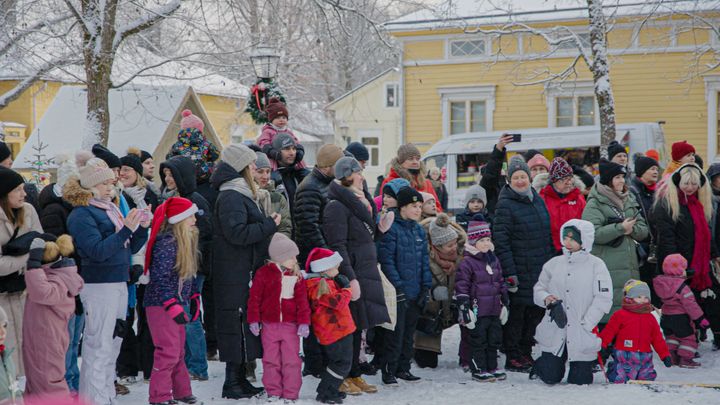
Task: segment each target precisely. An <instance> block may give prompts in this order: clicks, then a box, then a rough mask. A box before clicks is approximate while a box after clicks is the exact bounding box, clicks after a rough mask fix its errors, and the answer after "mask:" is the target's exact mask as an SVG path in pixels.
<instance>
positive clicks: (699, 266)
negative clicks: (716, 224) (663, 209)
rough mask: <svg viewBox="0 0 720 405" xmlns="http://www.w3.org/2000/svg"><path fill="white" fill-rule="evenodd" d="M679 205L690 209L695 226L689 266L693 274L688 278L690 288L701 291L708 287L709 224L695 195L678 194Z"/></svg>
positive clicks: (709, 281) (709, 283) (709, 284)
mask: <svg viewBox="0 0 720 405" xmlns="http://www.w3.org/2000/svg"><path fill="white" fill-rule="evenodd" d="M680 205H685V206H687V207H688V211H690V217H691V218H692V221H693V225H694V228H695V246H694V247H693V255H692V263H690V268H691V269H695V275H694V276H693V277H692V279H690V288H692V289H693V290H695V291H703V290H705V289H707V288H710V286H711V285H712V281H711V280H710V239H711V238H710V226H709V225H708V223H707V220H706V219H705V210H704V209H703V206H702V204H701V203H700V201H699V200H698V199H697V195H695V194H693V195H691V196H688V195H686V194H685V193H681V194H680Z"/></svg>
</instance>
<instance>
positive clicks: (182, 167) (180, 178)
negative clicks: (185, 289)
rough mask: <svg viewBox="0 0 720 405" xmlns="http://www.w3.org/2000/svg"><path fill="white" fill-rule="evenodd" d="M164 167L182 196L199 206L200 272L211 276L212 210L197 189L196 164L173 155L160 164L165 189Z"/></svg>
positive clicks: (185, 158) (183, 157) (197, 215)
mask: <svg viewBox="0 0 720 405" xmlns="http://www.w3.org/2000/svg"><path fill="white" fill-rule="evenodd" d="M164 169H170V172H171V173H172V176H173V180H175V186H176V187H177V192H178V194H179V195H180V197H184V198H187V199H188V200H190V201H192V202H193V203H194V204H195V205H197V207H198V212H197V214H195V218H196V219H197V223H196V224H195V225H196V226H197V228H198V231H199V232H200V235H199V244H198V248H199V249H200V257H201V258H202V264H201V266H200V272H201V273H202V274H204V275H205V276H209V275H210V273H211V269H212V239H213V232H212V229H213V228H212V210H211V209H210V204H209V203H208V201H207V200H206V199H205V197H203V196H202V195H201V194H200V193H198V192H197V191H196V190H197V182H196V179H195V165H194V164H193V162H192V160H190V158H187V157H185V156H173V157H171V158H170V159H168V160H166V161H164V162H163V163H161V164H160V173H161V176H160V179H161V184H162V189H163V190H165V188H166V187H167V184H165V175H163V174H162V173H163V171H164Z"/></svg>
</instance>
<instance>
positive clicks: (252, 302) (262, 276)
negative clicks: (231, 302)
mask: <svg viewBox="0 0 720 405" xmlns="http://www.w3.org/2000/svg"><path fill="white" fill-rule="evenodd" d="M283 285H284V287H285V292H284V294H283ZM247 320H248V323H261V322H268V323H276V322H288V323H297V324H305V325H309V324H310V303H309V302H308V300H307V288H306V286H305V280H304V279H303V278H302V277H298V276H294V275H293V274H292V272H289V271H286V272H283V271H282V270H281V269H280V267H278V265H277V264H275V263H268V264H266V265H265V266H262V267H260V269H258V271H256V272H255V277H253V281H252V287H250V298H249V299H248V306H247Z"/></svg>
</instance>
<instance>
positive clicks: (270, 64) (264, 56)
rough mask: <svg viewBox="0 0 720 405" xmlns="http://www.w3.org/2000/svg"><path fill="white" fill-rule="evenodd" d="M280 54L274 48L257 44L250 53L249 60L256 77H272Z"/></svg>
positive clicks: (275, 73) (274, 74) (275, 71)
mask: <svg viewBox="0 0 720 405" xmlns="http://www.w3.org/2000/svg"><path fill="white" fill-rule="evenodd" d="M279 61H280V54H278V52H277V51H276V50H275V48H273V47H271V46H269V45H265V44H259V45H258V46H257V47H256V48H255V49H254V50H253V52H252V53H251V54H250V62H252V65H253V69H255V76H257V77H258V79H273V78H274V77H275V76H276V75H277V68H278V62H279Z"/></svg>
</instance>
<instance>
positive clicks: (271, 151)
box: [263, 143, 282, 162]
mask: <svg viewBox="0 0 720 405" xmlns="http://www.w3.org/2000/svg"><path fill="white" fill-rule="evenodd" d="M263 153H264V154H266V155H268V157H269V158H270V159H273V160H274V161H276V162H279V161H280V160H282V155H281V154H280V151H279V150H277V149H275V148H273V147H272V144H271V143H269V144H267V145H265V146H263Z"/></svg>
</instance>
